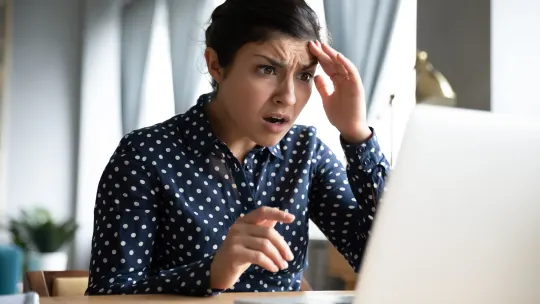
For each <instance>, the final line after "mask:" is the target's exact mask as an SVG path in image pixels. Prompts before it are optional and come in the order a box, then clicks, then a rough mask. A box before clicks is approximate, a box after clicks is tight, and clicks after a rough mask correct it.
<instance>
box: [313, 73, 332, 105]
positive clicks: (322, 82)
mask: <svg viewBox="0 0 540 304" xmlns="http://www.w3.org/2000/svg"><path fill="white" fill-rule="evenodd" d="M315 87H316V88H317V91H319V94H320V95H321V98H322V99H323V100H326V99H327V98H328V96H330V89H329V88H328V80H326V79H325V77H324V76H323V75H317V76H315Z"/></svg>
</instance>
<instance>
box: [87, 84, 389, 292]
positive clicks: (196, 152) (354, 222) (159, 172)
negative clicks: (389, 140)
mask: <svg viewBox="0 0 540 304" xmlns="http://www.w3.org/2000/svg"><path fill="white" fill-rule="evenodd" d="M211 97H212V95H211V94H206V95H202V96H201V97H200V98H199V100H198V102H197V104H196V105H194V106H193V107H192V108H191V109H190V110H188V111H187V112H186V113H184V114H180V115H177V116H175V117H173V118H171V119H169V120H167V121H164V122H162V123H159V124H156V125H154V126H151V127H147V128H143V129H139V130H135V131H133V132H131V133H129V134H127V135H126V136H125V137H124V138H123V139H122V140H121V141H120V143H119V145H118V147H117V149H116V151H115V152H114V154H113V155H112V157H111V158H110V161H109V163H108V164H107V166H106V168H105V170H104V172H103V175H102V177H101V180H100V182H99V186H98V191H97V197H96V204H95V209H94V232H93V238H92V253H91V261H90V277H89V283H88V289H87V294H88V295H99V294H135V293H173V294H182V295H190V296H205V295H214V294H216V293H220V292H228V291H234V292H239V291H250V292H256V291H294V290H299V288H300V283H301V278H302V273H303V271H304V270H305V269H306V267H307V256H306V251H307V247H308V242H309V237H308V230H309V226H308V222H309V220H312V221H313V222H314V223H315V224H316V225H317V226H318V227H319V228H320V230H321V231H322V232H323V233H324V234H325V235H326V237H327V238H328V239H329V240H330V241H331V243H332V244H333V245H334V246H335V247H336V248H337V249H338V250H339V252H340V253H341V254H343V256H344V257H345V258H346V259H347V260H348V262H349V263H350V265H351V267H353V269H354V270H355V271H358V268H359V265H360V260H361V257H362V253H363V250H364V247H365V245H366V241H367V238H368V234H369V230H370V227H371V223H372V221H373V216H374V215H375V211H376V207H377V202H378V200H379V198H380V196H381V193H382V191H383V188H384V183H385V178H386V176H387V172H388V171H389V164H388V162H387V160H386V158H385V156H384V155H383V153H382V152H381V151H380V149H379V145H378V144H377V137H376V135H375V134H373V135H372V137H371V138H370V139H368V140H367V141H366V142H364V143H360V144H355V145H352V144H348V143H346V142H345V141H344V140H343V139H341V144H342V148H343V150H344V152H345V155H346V157H347V162H346V163H347V164H346V168H345V167H344V165H342V163H341V162H340V161H339V160H338V159H337V158H336V156H335V155H334V154H333V153H332V151H331V150H330V149H329V148H328V147H327V146H326V145H325V144H324V143H323V142H321V140H320V139H318V137H317V131H316V129H315V128H313V127H306V126H300V125H294V126H293V127H292V128H291V130H290V131H289V132H288V133H287V134H286V136H285V137H284V138H283V139H282V140H281V141H280V142H279V143H278V144H276V145H275V146H271V147H255V148H254V149H253V150H251V151H250V152H249V153H248V155H247V157H246V158H245V161H244V162H242V163H240V162H239V161H238V160H237V159H236V158H235V157H234V156H233V155H232V153H231V152H230V150H229V149H228V148H227V146H226V145H225V144H224V143H223V142H221V141H220V140H219V139H218V138H217V137H216V136H215V135H214V134H213V132H212V128H211V126H210V123H209V121H208V118H207V117H206V115H205V112H204V105H205V104H206V103H208V102H210V101H211ZM261 206H270V207H276V208H279V209H281V210H284V211H286V212H289V213H292V214H294V216H295V220H294V222H293V223H290V224H280V223H278V224H277V225H276V226H275V229H276V230H277V232H278V233H279V234H281V235H282V236H283V237H284V238H285V241H286V242H287V244H288V245H289V246H290V249H291V251H292V253H293V255H294V260H293V261H291V262H289V266H288V268H287V269H285V270H280V271H279V272H277V273H273V272H270V271H267V270H265V269H263V268H261V267H259V266H256V265H252V266H251V267H250V268H248V270H247V271H245V272H244V274H243V275H242V276H241V277H240V279H239V280H238V281H237V282H236V284H235V285H234V286H233V287H232V288H230V289H228V290H212V289H210V265H211V263H212V259H213V257H214V254H215V253H216V251H217V250H218V248H219V246H220V245H221V243H222V242H223V240H224V239H225V237H226V235H227V232H228V230H229V228H230V227H231V225H232V224H233V223H234V222H235V220H236V219H238V218H239V217H241V216H243V215H245V214H247V213H249V212H251V211H253V210H255V209H256V208H259V207H261Z"/></svg>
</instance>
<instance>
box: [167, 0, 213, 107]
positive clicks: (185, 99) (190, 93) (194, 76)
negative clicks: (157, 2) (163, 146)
mask: <svg viewBox="0 0 540 304" xmlns="http://www.w3.org/2000/svg"><path fill="white" fill-rule="evenodd" d="M219 2H221V1H215V0H182V1H178V0H168V4H169V17H170V19H169V22H170V27H169V28H170V37H171V54H172V67H173V81H174V99H175V109H176V112H177V113H183V112H185V111H186V110H188V109H189V108H190V107H191V106H192V105H193V104H194V103H195V102H196V98H197V97H198V95H199V94H201V93H205V92H204V91H208V90H209V89H210V86H209V85H207V83H209V78H207V77H205V73H206V72H207V68H206V63H205V61H204V47H205V38H204V30H205V29H206V26H207V25H208V20H209V19H210V15H211V14H212V11H213V10H214V8H215V7H216V5H218V4H219ZM204 82H207V83H204Z"/></svg>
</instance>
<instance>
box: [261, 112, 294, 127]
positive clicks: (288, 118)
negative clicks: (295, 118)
mask: <svg viewBox="0 0 540 304" xmlns="http://www.w3.org/2000/svg"><path fill="white" fill-rule="evenodd" d="M266 117H277V118H280V119H283V120H284V123H283V124H287V123H289V121H291V116H290V115H287V114H285V113H279V112H274V113H270V114H268V115H265V116H264V117H263V119H264V118H266Z"/></svg>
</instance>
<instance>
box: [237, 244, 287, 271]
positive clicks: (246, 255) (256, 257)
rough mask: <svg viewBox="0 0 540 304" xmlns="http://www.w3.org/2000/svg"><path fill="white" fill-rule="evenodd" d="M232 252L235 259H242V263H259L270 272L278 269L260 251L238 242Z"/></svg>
mask: <svg viewBox="0 0 540 304" xmlns="http://www.w3.org/2000/svg"><path fill="white" fill-rule="evenodd" d="M233 254H234V255H235V256H236V257H237V260H239V261H242V263H249V264H255V265H259V266H260V267H262V268H264V269H266V270H268V271H270V272H278V271H279V267H277V266H276V264H274V262H273V261H272V260H271V259H270V258H269V257H268V256H266V255H265V254H264V253H262V252H261V251H257V250H252V249H249V248H246V247H244V246H243V245H240V244H239V245H238V246H236V248H235V250H234V251H233Z"/></svg>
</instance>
